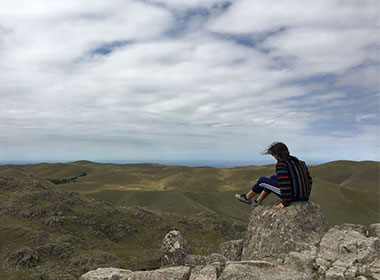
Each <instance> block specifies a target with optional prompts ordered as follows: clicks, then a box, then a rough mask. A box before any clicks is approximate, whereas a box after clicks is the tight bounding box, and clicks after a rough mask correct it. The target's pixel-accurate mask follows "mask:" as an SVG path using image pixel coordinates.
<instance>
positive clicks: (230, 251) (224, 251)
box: [219, 239, 244, 261]
mask: <svg viewBox="0 0 380 280" xmlns="http://www.w3.org/2000/svg"><path fill="white" fill-rule="evenodd" d="M243 242H244V240H243V239H239V240H231V241H227V242H224V243H222V244H220V246H219V254H221V255H223V256H225V257H226V258H227V259H229V260H230V261H240V260H241V254H242V252H243Z"/></svg>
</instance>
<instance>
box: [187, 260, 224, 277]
mask: <svg viewBox="0 0 380 280" xmlns="http://www.w3.org/2000/svg"><path fill="white" fill-rule="evenodd" d="M222 270H223V266H222V265H219V264H218V263H213V264H210V265H206V266H198V267H196V268H194V269H192V270H191V275H190V279H189V280H216V279H218V277H219V275H220V273H221V271H222Z"/></svg>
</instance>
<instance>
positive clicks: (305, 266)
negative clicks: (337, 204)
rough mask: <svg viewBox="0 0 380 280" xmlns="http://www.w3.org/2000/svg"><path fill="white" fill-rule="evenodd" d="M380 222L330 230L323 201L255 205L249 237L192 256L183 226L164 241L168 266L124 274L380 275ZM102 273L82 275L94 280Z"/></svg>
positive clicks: (306, 279)
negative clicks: (280, 206)
mask: <svg viewBox="0 0 380 280" xmlns="http://www.w3.org/2000/svg"><path fill="white" fill-rule="evenodd" d="M379 232H380V224H373V225H370V226H369V227H368V228H366V227H364V226H362V225H351V224H344V225H341V226H335V227H333V228H331V229H328V226H327V222H326V219H325V217H324V215H323V213H322V212H321V210H320V208H319V206H318V205H316V204H314V203H312V202H299V203H294V204H293V205H291V206H289V207H287V208H285V209H281V210H275V209H273V207H267V206H260V207H257V208H254V209H253V210H252V215H251V218H250V222H249V226H248V228H247V233H246V238H245V239H244V240H232V241H229V242H225V243H223V244H221V245H220V248H219V251H218V252H219V253H214V254H211V255H209V256H198V255H191V249H190V247H189V245H188V242H187V241H186V240H185V239H184V238H183V236H182V235H181V234H180V233H179V232H178V231H171V232H169V233H168V234H167V235H166V236H165V238H164V240H163V244H162V251H163V257H162V259H163V264H165V265H166V266H171V267H165V268H161V269H157V270H152V271H139V272H131V273H128V274H127V275H125V276H123V277H121V278H115V277H114V278H112V277H109V278H102V279H110V280H111V279H123V280H127V279H131V280H132V279H145V280H158V279H168V280H169V279H184V280H211V279H215V280H216V279H222V280H227V279H228V280H231V279H232V280H234V279H236V280H237V279H239V280H245V279H247V280H248V279H250V280H255V279H257V280H277V279H278V280H280V279H281V280H380V238H379ZM92 279H94V280H95V279H100V278H83V280H92Z"/></svg>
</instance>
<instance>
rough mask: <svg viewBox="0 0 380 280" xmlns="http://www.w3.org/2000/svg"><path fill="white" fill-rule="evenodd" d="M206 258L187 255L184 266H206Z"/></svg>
mask: <svg viewBox="0 0 380 280" xmlns="http://www.w3.org/2000/svg"><path fill="white" fill-rule="evenodd" d="M206 262H207V257H205V256H199V255H187V256H186V257H185V265H187V266H190V267H195V266H199V265H206Z"/></svg>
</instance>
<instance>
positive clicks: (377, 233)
mask: <svg viewBox="0 0 380 280" xmlns="http://www.w3.org/2000/svg"><path fill="white" fill-rule="evenodd" d="M368 229H369V236H371V237H378V238H380V223H378V224H372V225H370V226H369V228H368Z"/></svg>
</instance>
